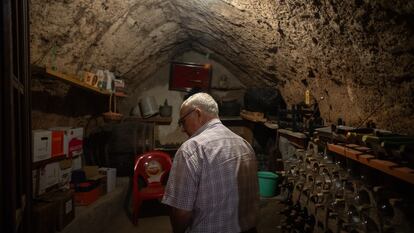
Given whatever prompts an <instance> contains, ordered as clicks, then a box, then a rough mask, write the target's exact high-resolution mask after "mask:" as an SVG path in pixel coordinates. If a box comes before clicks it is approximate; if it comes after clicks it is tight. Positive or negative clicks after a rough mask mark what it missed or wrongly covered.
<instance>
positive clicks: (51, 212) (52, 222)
mask: <svg viewBox="0 0 414 233" xmlns="http://www.w3.org/2000/svg"><path fill="white" fill-rule="evenodd" d="M56 223H57V204H56V202H48V201H37V202H34V203H33V210H32V226H31V231H32V232H34V233H54V232H55V230H56Z"/></svg>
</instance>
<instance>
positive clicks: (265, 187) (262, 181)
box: [257, 171, 279, 197]
mask: <svg viewBox="0 0 414 233" xmlns="http://www.w3.org/2000/svg"><path fill="white" fill-rule="evenodd" d="M257 176H258V178H259V192H260V196H262V197H273V196H275V195H276V189H277V179H278V177H279V176H278V175H277V174H275V173H273V172H266V171H260V172H257Z"/></svg>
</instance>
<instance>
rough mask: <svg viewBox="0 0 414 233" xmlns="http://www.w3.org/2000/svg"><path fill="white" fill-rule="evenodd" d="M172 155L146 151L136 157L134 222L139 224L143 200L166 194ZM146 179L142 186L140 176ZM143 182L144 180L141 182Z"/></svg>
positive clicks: (133, 200)
mask: <svg viewBox="0 0 414 233" xmlns="http://www.w3.org/2000/svg"><path fill="white" fill-rule="evenodd" d="M171 166H172V162H171V157H170V155H168V154H167V153H164V152H162V151H150V152H146V153H144V154H142V155H140V156H138V157H137V158H136V159H135V166H134V177H133V181H132V222H133V223H134V224H135V225H136V224H138V215H139V209H140V206H141V204H142V202H143V201H145V200H152V199H161V198H162V197H163V196H164V185H163V181H165V178H166V177H167V175H168V174H169V172H170V169H171ZM140 177H142V180H144V181H145V187H140V186H142V185H140V182H139V178H140ZM141 183H142V182H141Z"/></svg>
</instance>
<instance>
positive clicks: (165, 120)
mask: <svg viewBox="0 0 414 233" xmlns="http://www.w3.org/2000/svg"><path fill="white" fill-rule="evenodd" d="M124 120H126V121H140V122H154V123H155V124H158V125H169V124H171V121H172V118H171V117H161V116H153V117H149V118H142V117H138V116H127V117H125V118H124Z"/></svg>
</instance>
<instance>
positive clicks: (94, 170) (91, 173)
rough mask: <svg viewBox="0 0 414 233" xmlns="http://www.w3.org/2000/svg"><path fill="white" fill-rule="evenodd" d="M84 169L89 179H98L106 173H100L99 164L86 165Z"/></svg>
mask: <svg viewBox="0 0 414 233" xmlns="http://www.w3.org/2000/svg"><path fill="white" fill-rule="evenodd" d="M83 171H84V172H85V176H86V179H87V180H94V181H97V180H100V179H102V178H104V177H105V175H103V174H101V173H99V167H98V166H84V167H83Z"/></svg>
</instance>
